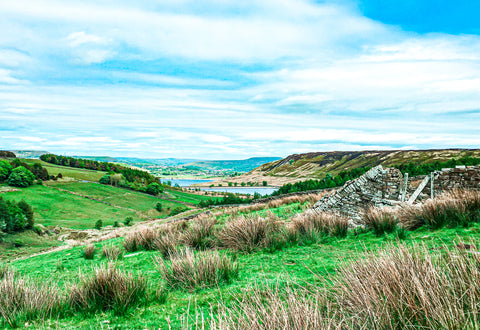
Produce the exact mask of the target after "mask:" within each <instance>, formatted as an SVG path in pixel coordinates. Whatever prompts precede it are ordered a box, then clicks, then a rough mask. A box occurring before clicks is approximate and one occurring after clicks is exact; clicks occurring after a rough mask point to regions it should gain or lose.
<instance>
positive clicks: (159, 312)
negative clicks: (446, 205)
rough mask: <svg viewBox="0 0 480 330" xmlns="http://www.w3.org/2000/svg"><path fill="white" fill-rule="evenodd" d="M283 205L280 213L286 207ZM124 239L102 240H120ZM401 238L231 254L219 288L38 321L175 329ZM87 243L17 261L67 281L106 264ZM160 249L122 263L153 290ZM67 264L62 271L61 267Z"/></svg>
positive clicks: (431, 239) (434, 236) (315, 280)
mask: <svg viewBox="0 0 480 330" xmlns="http://www.w3.org/2000/svg"><path fill="white" fill-rule="evenodd" d="M281 211H282V210H281V209H279V210H277V212H281ZM479 232H480V226H479V225H478V224H475V225H474V226H472V227H470V228H468V229H466V228H457V229H442V230H438V231H433V232H432V231H429V230H426V229H422V230H417V231H414V232H410V233H409V234H408V236H407V238H405V239H403V240H402V242H403V243H405V244H407V245H410V244H413V243H415V242H421V243H422V244H426V245H427V246H430V247H432V249H433V247H438V246H440V245H442V244H443V243H445V244H447V245H449V246H451V245H452V242H453V241H454V240H455V241H457V242H459V241H462V240H472V239H478V238H480V234H479ZM121 241H122V239H115V240H113V241H111V242H104V243H99V244H97V247H98V248H100V247H101V246H102V245H103V244H120V243H121ZM397 242H399V240H398V238H397V237H395V236H394V235H387V236H382V237H377V236H375V235H374V234H373V233H371V232H363V233H350V234H349V235H348V236H347V237H346V238H342V239H338V238H325V239H324V240H322V241H321V242H318V243H314V244H311V245H307V246H292V247H288V248H285V249H283V250H281V251H277V252H274V253H267V252H257V253H253V254H247V255H242V254H234V253H232V252H226V253H227V254H228V255H230V256H233V257H235V258H237V262H238V264H239V265H240V270H239V276H238V278H237V279H236V280H235V281H234V282H233V283H231V284H225V285H221V286H219V287H217V288H211V289H202V290H196V291H194V292H188V291H183V290H173V291H171V292H170V293H169V295H168V298H167V301H166V303H159V302H151V303H149V304H148V305H147V306H145V307H138V308H137V309H134V310H132V311H131V312H130V313H128V314H127V315H126V316H115V315H114V314H112V313H110V312H107V313H99V314H95V315H90V316H88V315H87V316H85V315H80V316H75V315H71V316H65V317H61V318H60V319H58V320H57V319H55V320H49V321H47V322H46V323H43V321H42V322H41V323H37V324H36V325H38V326H40V324H41V325H42V326H57V327H62V328H65V329H71V328H76V327H80V328H88V329H93V328H100V327H102V325H104V324H105V322H107V321H108V325H109V327H113V328H115V327H118V328H143V329H145V328H161V329H168V323H169V321H168V319H170V320H171V324H170V325H171V327H172V328H173V329H177V328H181V327H182V316H183V315H184V314H188V315H190V317H192V318H194V317H195V312H194V310H195V308H197V309H198V310H200V311H202V312H204V313H205V314H206V315H208V312H209V310H210V306H215V305H216V304H217V302H218V301H219V299H222V301H223V302H225V303H226V304H229V303H230V302H233V301H235V300H236V299H238V298H239V297H241V296H242V295H243V292H244V290H247V289H249V288H251V287H252V286H254V285H259V286H265V285H270V286H271V285H276V284H278V283H285V281H287V280H288V281H289V282H295V283H299V284H306V283H308V285H314V284H318V285H320V284H321V283H322V281H324V280H323V277H325V278H327V279H328V278H329V277H333V276H335V273H336V269H337V267H338V266H339V265H345V264H348V263H349V262H351V261H352V260H355V259H358V258H361V257H362V255H364V253H365V251H375V250H378V249H380V248H382V247H384V246H386V245H388V244H392V243H393V244H396V243H397ZM81 250H82V248H81V247H75V248H72V249H70V250H66V251H60V252H55V253H52V254H47V255H41V256H37V257H34V258H31V259H28V260H21V261H15V262H12V264H11V265H12V266H13V267H14V268H15V269H17V270H18V271H20V272H21V273H23V274H28V275H30V276H33V277H35V278H37V279H40V280H47V279H53V280H55V281H56V282H58V283H59V284H60V285H61V286H65V285H68V283H70V282H73V281H75V280H76V277H77V272H78V270H81V271H82V272H84V273H88V272H90V271H91V269H92V267H93V266H94V265H100V264H105V263H106V260H105V259H102V258H101V257H100V255H99V254H97V256H95V258H94V259H93V260H85V259H84V258H83V257H82V256H81ZM158 255H159V254H158V252H152V251H149V252H148V251H143V252H140V253H139V254H135V255H134V256H132V257H128V254H127V257H126V258H124V259H123V260H121V261H119V262H117V265H118V267H120V268H121V269H124V270H127V271H129V272H133V273H136V274H142V275H144V276H146V277H147V278H148V281H149V283H150V284H151V287H152V290H154V289H155V288H160V287H161V286H162V285H163V282H162V280H160V277H159V275H158V271H157V270H156V269H155V267H154V265H153V261H152V258H153V257H154V256H158ZM59 264H60V265H61V268H62V270H61V271H59V270H58V267H59Z"/></svg>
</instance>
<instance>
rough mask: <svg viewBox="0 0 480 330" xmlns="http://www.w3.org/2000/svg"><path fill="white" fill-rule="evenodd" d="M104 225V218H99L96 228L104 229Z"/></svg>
mask: <svg viewBox="0 0 480 330" xmlns="http://www.w3.org/2000/svg"><path fill="white" fill-rule="evenodd" d="M102 227H103V221H102V220H97V222H95V229H98V230H100V229H102Z"/></svg>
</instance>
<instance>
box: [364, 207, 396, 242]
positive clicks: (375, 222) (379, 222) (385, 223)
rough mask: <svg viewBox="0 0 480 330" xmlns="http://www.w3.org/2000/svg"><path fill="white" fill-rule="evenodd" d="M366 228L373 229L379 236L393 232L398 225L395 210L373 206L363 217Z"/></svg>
mask: <svg viewBox="0 0 480 330" xmlns="http://www.w3.org/2000/svg"><path fill="white" fill-rule="evenodd" d="M362 221H363V224H364V225H365V227H366V228H368V229H370V230H373V231H374V233H375V234H376V235H378V236H380V235H383V234H385V233H391V232H393V231H394V230H395V228H396V227H397V219H396V216H395V214H394V212H393V210H392V211H391V210H387V209H385V208H384V209H380V208H376V207H371V208H369V209H368V210H367V211H365V213H364V214H363V217H362Z"/></svg>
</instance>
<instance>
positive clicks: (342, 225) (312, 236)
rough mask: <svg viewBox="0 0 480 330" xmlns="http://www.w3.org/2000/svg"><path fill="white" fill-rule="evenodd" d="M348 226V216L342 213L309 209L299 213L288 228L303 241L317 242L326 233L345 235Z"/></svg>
mask: <svg viewBox="0 0 480 330" xmlns="http://www.w3.org/2000/svg"><path fill="white" fill-rule="evenodd" d="M348 226H349V225H348V218H346V217H344V216H342V215H339V214H335V213H327V212H316V211H314V210H308V211H307V212H304V213H299V214H297V215H296V216H295V217H294V218H293V219H292V221H291V222H290V224H289V225H288V229H289V231H290V232H291V235H292V236H296V237H297V238H298V239H300V240H301V241H304V242H305V241H307V242H315V241H317V240H318V239H320V238H321V237H323V236H325V235H330V236H335V237H345V236H346V235H347V232H348Z"/></svg>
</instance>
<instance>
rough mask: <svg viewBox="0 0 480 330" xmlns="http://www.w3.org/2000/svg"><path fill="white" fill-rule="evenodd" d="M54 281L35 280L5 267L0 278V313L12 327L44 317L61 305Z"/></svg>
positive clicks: (56, 311)
mask: <svg viewBox="0 0 480 330" xmlns="http://www.w3.org/2000/svg"><path fill="white" fill-rule="evenodd" d="M64 299H65V298H64V296H63V295H62V294H61V293H60V291H59V289H58V287H57V285H56V284H55V283H50V282H48V283H39V282H37V281H34V280H32V279H29V278H26V277H22V276H20V275H18V274H16V273H15V272H13V271H6V272H5V273H4V275H3V278H2V279H1V280H0V316H1V318H3V319H4V321H5V322H6V323H7V324H8V325H9V326H10V327H12V328H16V327H17V326H19V325H20V322H25V321H30V320H34V319H36V318H43V319H45V318H48V317H51V316H52V315H54V314H55V313H58V312H59V311H60V309H61V308H62V306H64V302H65V300H64Z"/></svg>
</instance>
